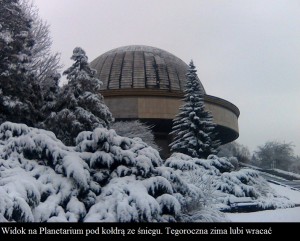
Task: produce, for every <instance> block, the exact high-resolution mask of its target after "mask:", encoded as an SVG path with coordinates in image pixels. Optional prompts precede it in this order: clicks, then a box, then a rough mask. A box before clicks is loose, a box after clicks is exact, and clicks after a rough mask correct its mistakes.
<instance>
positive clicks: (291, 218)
mask: <svg viewBox="0 0 300 241" xmlns="http://www.w3.org/2000/svg"><path fill="white" fill-rule="evenodd" d="M270 186H271V188H273V189H274V190H275V191H276V192H277V193H278V194H280V195H283V196H285V197H287V198H289V199H290V200H291V201H293V202H295V203H296V204H300V192H299V191H295V190H292V189H290V188H289V187H283V186H280V185H276V184H272V183H270ZM226 216H227V218H229V219H230V220H231V221H232V222H300V207H295V208H285V209H276V210H266V211H260V212H252V213H227V214H226Z"/></svg>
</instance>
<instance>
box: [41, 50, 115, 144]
mask: <svg viewBox="0 0 300 241" xmlns="http://www.w3.org/2000/svg"><path fill="white" fill-rule="evenodd" d="M71 59H72V60H74V61H75V62H74V64H73V65H72V66H71V67H70V68H68V69H67V70H66V71H65V72H64V73H63V74H65V75H67V79H68V81H69V82H68V84H67V85H65V86H64V87H63V88H62V90H61V93H60V94H59V97H58V100H57V103H56V105H55V107H54V111H53V112H52V113H51V114H50V116H49V117H48V118H47V119H46V120H45V122H44V125H43V126H44V127H45V128H46V129H49V130H51V131H53V132H54V133H55V134H56V135H57V137H58V138H59V139H60V140H62V141H63V142H64V143H65V144H67V145H74V144H75V138H76V137H77V135H78V133H80V132H81V131H89V130H90V131H91V130H93V129H95V128H96V127H109V124H110V122H112V121H113V118H112V115H111V113H110V111H109V109H108V107H107V106H106V105H105V104H104V101H103V96H102V95H101V94H100V87H101V84H102V82H101V81H100V80H99V79H97V78H96V77H95V74H96V71H95V70H93V69H91V68H90V67H89V64H88V57H87V56H86V53H85V51H84V50H83V49H82V48H79V47H76V48H75V49H74V50H73V55H72V57H71Z"/></svg>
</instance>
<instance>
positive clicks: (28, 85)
mask: <svg viewBox="0 0 300 241" xmlns="http://www.w3.org/2000/svg"><path fill="white" fill-rule="evenodd" d="M31 24H32V19H31V18H30V17H29V16H28V15H27V14H26V12H25V11H24V8H23V7H22V4H21V2H20V1H19V0H0V110H1V111H0V123H2V122H4V121H7V120H8V121H13V122H19V123H26V124H28V125H34V124H35V123H36V122H37V121H38V120H39V118H40V115H39V108H40V107H41V100H42V97H41V94H40V87H39V85H38V84H37V81H36V78H35V75H34V74H33V73H32V72H31V70H30V63H31V61H32V59H31V55H32V48H33V46H34V43H35V42H34V38H33V35H32V33H31V27H32V25H31Z"/></svg>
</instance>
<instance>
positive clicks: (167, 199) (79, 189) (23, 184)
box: [0, 122, 299, 222]
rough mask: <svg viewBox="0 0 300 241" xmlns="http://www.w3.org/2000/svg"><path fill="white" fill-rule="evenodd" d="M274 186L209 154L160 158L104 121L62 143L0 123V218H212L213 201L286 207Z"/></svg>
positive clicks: (216, 216)
mask: <svg viewBox="0 0 300 241" xmlns="http://www.w3.org/2000/svg"><path fill="white" fill-rule="evenodd" d="M280 188H283V187H280ZM280 188H278V187H276V190H275V189H274V188H273V189H272V188H271V187H270V186H269V185H268V183H267V182H266V181H265V180H264V179H263V178H261V177H260V176H259V174H258V172H257V171H255V170H251V169H248V168H242V169H240V170H235V171H233V166H232V165H231V164H230V162H229V160H228V159H227V158H219V157H217V156H214V155H211V156H209V157H208V159H198V158H192V157H190V156H187V155H184V154H180V153H175V154H173V155H172V156H171V157H170V158H168V159H167V160H166V161H165V162H163V160H162V159H161V158H160V156H159V153H158V151H157V150H155V149H153V148H152V147H150V146H148V145H147V144H146V143H144V142H143V141H142V140H141V139H140V138H132V139H131V138H127V137H122V136H118V135H117V134H116V132H115V131H114V130H108V129H106V128H96V129H95V130H94V131H92V132H91V131H84V132H81V133H80V134H79V135H78V137H77V145H76V146H75V147H69V146H65V145H64V144H63V143H62V142H61V141H60V140H58V139H57V138H56V137H55V135H54V134H53V133H52V132H49V131H45V130H42V129H37V128H32V127H28V126H26V125H24V124H15V123H11V122H5V123H3V124H1V125H0V220H2V221H15V222H171V221H172V222H175V221H177V222H178V221H179V222H195V221H196V222H220V221H228V219H227V218H226V216H225V215H224V214H223V213H221V212H220V211H219V208H221V207H226V206H227V207H229V206H230V205H231V203H234V202H241V201H245V200H246V201H247V202H248V201H249V202H253V203H255V205H259V206H260V207H263V208H284V207H292V206H294V203H295V202H296V201H297V200H296V199H297V198H298V197H297V196H293V195H295V191H293V190H290V192H289V195H291V196H293V198H291V199H290V200H289V199H287V198H286V197H284V195H286V192H284V195H280V193H283V192H282V191H281V190H280ZM277 190H278V191H279V192H278V193H277V192H276V191H277ZM297 203H299V202H298V201H297Z"/></svg>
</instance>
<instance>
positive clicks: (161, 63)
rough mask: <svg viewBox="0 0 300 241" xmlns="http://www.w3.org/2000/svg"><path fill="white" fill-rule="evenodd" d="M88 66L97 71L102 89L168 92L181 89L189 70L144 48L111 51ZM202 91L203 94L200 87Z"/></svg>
mask: <svg viewBox="0 0 300 241" xmlns="http://www.w3.org/2000/svg"><path fill="white" fill-rule="evenodd" d="M90 66H91V67H92V68H93V69H95V70H97V78H99V79H100V80H101V81H102V82H103V86H102V89H103V90H116V89H152V90H155V89H156V90H160V91H162V90H165V91H168V92H174V91H175V92H176V91H181V92H182V91H183V90H184V84H185V82H186V76H185V75H186V73H187V69H188V65H187V64H186V63H185V62H183V61H182V60H181V59H180V58H178V57H176V56H175V55H173V54H171V53H169V52H167V51H165V50H162V49H159V48H154V47H150V46H144V45H130V46H125V47H119V48H116V49H113V50H110V51H108V52H106V53H104V54H102V55H100V56H99V57H98V58H96V59H94V60H93V61H92V62H91V63H90ZM200 83H201V82H200ZM201 86H202V84H201ZM202 89H203V92H204V93H205V90H204V88H203V86H202Z"/></svg>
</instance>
